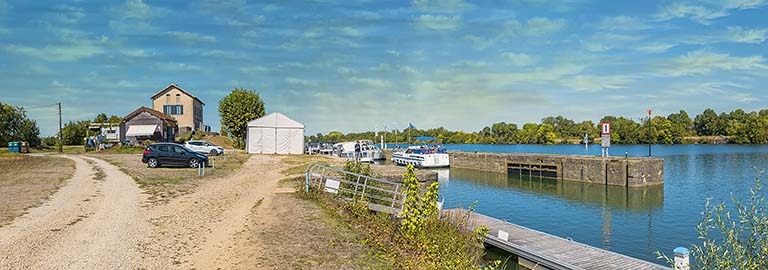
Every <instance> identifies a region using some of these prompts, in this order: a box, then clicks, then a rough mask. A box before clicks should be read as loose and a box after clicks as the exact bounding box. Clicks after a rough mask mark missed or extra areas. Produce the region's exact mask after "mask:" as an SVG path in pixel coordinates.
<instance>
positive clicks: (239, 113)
mask: <svg viewBox="0 0 768 270" xmlns="http://www.w3.org/2000/svg"><path fill="white" fill-rule="evenodd" d="M219 116H220V117H221V126H222V129H224V128H226V130H227V134H229V135H230V137H232V139H233V141H234V146H235V147H237V148H240V149H243V148H245V135H246V133H247V132H248V121H251V120H253V119H256V118H259V117H262V116H264V102H263V101H262V100H261V98H260V97H259V94H258V93H256V92H254V91H251V90H247V89H244V88H237V89H234V90H232V92H231V93H229V95H227V96H225V97H223V98H222V99H221V100H219Z"/></svg>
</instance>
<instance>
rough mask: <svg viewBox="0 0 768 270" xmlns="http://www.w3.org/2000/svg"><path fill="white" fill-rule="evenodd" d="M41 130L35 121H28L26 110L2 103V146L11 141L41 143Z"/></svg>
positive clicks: (0, 111)
mask: <svg viewBox="0 0 768 270" xmlns="http://www.w3.org/2000/svg"><path fill="white" fill-rule="evenodd" d="M39 136H40V129H38V127H37V123H36V122H35V120H31V119H28V118H27V116H26V113H25V111H24V109H22V108H20V107H14V106H11V105H9V104H3V103H2V102H0V145H2V146H5V145H7V144H8V142H11V141H27V142H29V143H30V144H31V145H38V144H39V143H40V138H39Z"/></svg>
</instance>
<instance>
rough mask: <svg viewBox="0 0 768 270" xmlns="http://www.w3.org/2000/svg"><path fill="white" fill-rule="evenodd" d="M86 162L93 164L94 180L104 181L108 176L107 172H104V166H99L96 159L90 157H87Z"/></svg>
mask: <svg viewBox="0 0 768 270" xmlns="http://www.w3.org/2000/svg"><path fill="white" fill-rule="evenodd" d="M85 162H87V163H88V164H91V166H93V180H99V181H102V180H104V178H106V177H107V174H106V173H105V172H104V168H102V167H101V166H99V164H96V162H95V161H93V160H90V159H85Z"/></svg>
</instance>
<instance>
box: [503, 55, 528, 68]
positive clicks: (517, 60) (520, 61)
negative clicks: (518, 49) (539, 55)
mask: <svg viewBox="0 0 768 270" xmlns="http://www.w3.org/2000/svg"><path fill="white" fill-rule="evenodd" d="M501 57H503V58H504V59H506V60H509V63H510V64H512V65H515V66H530V65H532V64H534V63H536V59H534V58H533V57H531V56H530V55H527V54H524V53H514V52H503V53H501Z"/></svg>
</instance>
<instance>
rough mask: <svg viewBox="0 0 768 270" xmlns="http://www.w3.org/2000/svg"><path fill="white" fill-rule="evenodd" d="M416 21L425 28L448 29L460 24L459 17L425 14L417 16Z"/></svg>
mask: <svg viewBox="0 0 768 270" xmlns="http://www.w3.org/2000/svg"><path fill="white" fill-rule="evenodd" d="M416 23H417V24H418V25H419V26H420V27H422V28H426V29H431V30H441V31H449V30H455V29H457V28H459V27H460V26H461V17H459V16H443V15H429V14H426V15H421V16H419V17H418V18H417V19H416Z"/></svg>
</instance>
